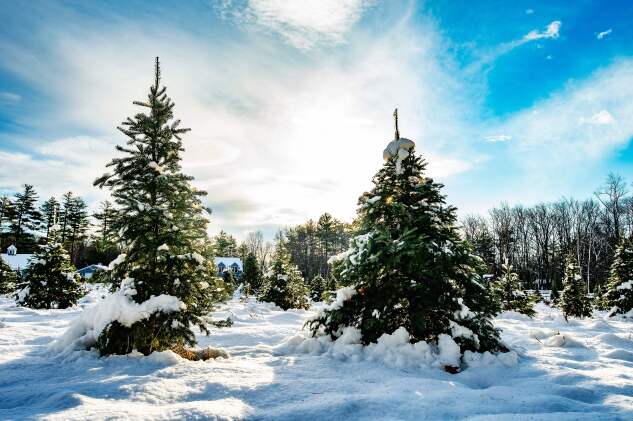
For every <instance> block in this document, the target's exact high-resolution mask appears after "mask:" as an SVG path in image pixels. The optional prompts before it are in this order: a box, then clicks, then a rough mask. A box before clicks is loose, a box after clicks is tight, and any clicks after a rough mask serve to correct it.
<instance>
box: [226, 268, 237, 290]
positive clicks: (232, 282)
mask: <svg viewBox="0 0 633 421" xmlns="http://www.w3.org/2000/svg"><path fill="white" fill-rule="evenodd" d="M222 282H223V283H224V287H225V289H226V292H227V294H228V295H229V296H231V295H233V292H235V288H236V287H237V280H236V279H235V276H234V275H233V272H231V271H230V270H228V269H227V270H225V271H224V272H222Z"/></svg>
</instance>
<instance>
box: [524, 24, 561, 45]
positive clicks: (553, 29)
mask: <svg viewBox="0 0 633 421" xmlns="http://www.w3.org/2000/svg"><path fill="white" fill-rule="evenodd" d="M560 27H561V21H559V20H555V21H554V22H552V23H550V24H549V25H547V27H546V28H545V30H543V31H539V30H536V29H535V30H533V31H530V32H528V33H527V34H525V35H524V36H523V38H522V39H521V41H519V42H521V43H526V42H530V41H535V40H537V39H547V38H554V39H555V38H558V37H559V35H560Z"/></svg>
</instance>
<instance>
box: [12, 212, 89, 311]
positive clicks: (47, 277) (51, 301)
mask: <svg viewBox="0 0 633 421" xmlns="http://www.w3.org/2000/svg"><path fill="white" fill-rule="evenodd" d="M84 294H85V290H84V289H83V287H82V285H81V277H80V276H79V274H78V273H77V272H76V269H75V267H74V266H73V265H72V263H71V262H70V256H69V255H68V252H67V251H66V250H65V249H64V246H63V245H62V243H61V242H60V237H59V225H58V224H56V223H55V224H53V225H52V226H51V227H50V228H49V233H48V241H47V243H46V244H45V245H42V246H40V248H39V250H38V251H37V252H36V253H35V254H34V255H33V257H31V259H30V261H29V265H28V266H27V268H26V270H25V274H24V279H23V280H22V281H21V282H20V287H19V292H18V294H17V302H18V304H20V305H23V306H26V307H31V308H47V309H48V308H68V307H71V306H73V305H75V304H76V303H77V300H78V299H79V298H81V297H82V296H83V295H84Z"/></svg>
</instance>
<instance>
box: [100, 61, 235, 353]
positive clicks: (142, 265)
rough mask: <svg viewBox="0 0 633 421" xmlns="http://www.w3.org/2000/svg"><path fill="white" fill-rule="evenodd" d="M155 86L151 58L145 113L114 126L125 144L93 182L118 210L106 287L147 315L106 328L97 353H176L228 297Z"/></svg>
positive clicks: (170, 111)
mask: <svg viewBox="0 0 633 421" xmlns="http://www.w3.org/2000/svg"><path fill="white" fill-rule="evenodd" d="M160 82H161V81H160V67H159V63H158V58H157V59H156V67H155V75H154V83H153V84H152V86H151V87H150V91H149V95H148V97H147V99H146V100H145V101H140V102H139V101H135V102H134V104H135V105H138V106H140V107H142V108H143V109H144V110H146V112H139V113H138V114H136V115H135V116H134V117H130V118H128V119H127V120H126V121H124V122H123V124H122V126H121V127H119V130H120V131H121V132H122V133H123V134H125V135H126V136H127V138H128V139H127V145H126V146H117V150H118V151H119V152H120V153H121V155H122V156H120V157H117V158H115V159H113V160H112V161H111V162H110V163H109V164H108V167H111V168H112V171H111V172H109V173H106V174H104V175H103V176H101V177H100V178H98V179H97V180H96V181H95V183H94V184H95V185H97V186H99V187H101V188H108V189H110V190H111V195H112V198H113V199H114V202H115V205H116V211H115V212H112V220H111V221H110V227H111V231H112V232H116V233H117V237H118V238H117V240H118V242H119V244H120V245H121V247H122V254H121V255H120V256H119V257H118V258H117V259H115V261H114V262H112V263H111V264H110V267H111V270H110V271H109V272H108V277H109V278H110V282H111V283H112V284H115V285H120V287H119V293H120V295H122V296H124V297H127V298H126V299H128V300H130V301H133V302H134V303H136V304H138V305H139V306H141V307H143V306H145V307H149V308H150V310H148V311H147V312H144V314H143V318H142V319H141V320H139V321H136V322H134V323H133V324H131V325H129V324H126V323H124V322H121V321H119V320H114V321H112V322H111V323H110V324H109V325H108V326H107V327H106V328H105V329H104V330H103V331H102V332H101V334H100V336H99V338H98V340H97V348H98V349H99V351H100V352H101V354H126V353H129V352H131V351H132V350H137V351H139V352H141V353H143V354H145V355H147V354H149V353H151V352H152V351H162V350H166V349H175V350H180V351H181V352H180V353H181V354H182V350H183V347H185V346H193V345H195V343H196V338H195V335H194V332H193V327H194V326H197V327H199V328H200V329H201V330H202V331H203V332H206V333H209V330H208V329H207V325H206V323H205V317H206V316H207V314H208V313H209V312H210V311H211V310H212V308H213V303H215V302H217V301H218V300H219V299H220V298H221V297H223V296H225V294H226V293H225V289H224V285H223V283H222V280H221V279H220V278H218V277H217V276H215V275H216V271H215V268H214V265H213V263H212V262H211V261H210V259H207V258H205V257H203V256H202V255H201V254H200V253H201V252H202V251H203V250H206V249H207V248H208V244H207V241H208V240H207V224H208V220H207V218H206V216H205V215H204V212H205V211H207V212H209V210H208V209H205V207H204V206H203V205H202V202H201V197H202V196H204V195H206V192H203V191H200V190H198V189H196V188H195V187H194V186H193V185H192V184H191V181H192V180H193V177H190V176H187V175H185V174H183V173H182V171H181V159H182V158H181V154H182V152H183V150H184V149H183V142H182V139H181V136H182V135H183V134H184V133H186V132H188V131H189V129H184V128H181V127H180V120H177V119H174V103H173V102H172V101H171V99H170V98H169V97H167V94H166V88H165V87H164V86H161V84H160ZM166 302H169V303H170V304H169V306H166V305H160V303H166ZM176 304H177V305H176Z"/></svg>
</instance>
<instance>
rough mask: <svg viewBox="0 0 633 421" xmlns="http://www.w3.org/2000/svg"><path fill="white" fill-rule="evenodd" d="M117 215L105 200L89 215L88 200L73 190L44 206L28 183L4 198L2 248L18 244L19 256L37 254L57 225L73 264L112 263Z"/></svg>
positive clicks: (0, 214) (0, 209)
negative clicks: (20, 254)
mask: <svg viewBox="0 0 633 421" xmlns="http://www.w3.org/2000/svg"><path fill="white" fill-rule="evenodd" d="M113 213H114V209H113V207H112V205H111V204H110V202H108V201H104V202H103V203H101V206H100V209H99V211H98V212H95V213H93V214H89V213H88V206H87V205H86V202H85V201H84V199H82V198H81V197H80V196H77V195H75V194H74V193H73V192H70V191H69V192H67V193H65V194H63V195H62V197H61V198H60V199H57V198H55V197H50V198H49V199H47V200H46V201H44V202H42V203H40V202H39V196H38V194H37V192H36V191H35V188H34V187H33V186H32V185H30V184H25V185H24V186H23V190H22V191H21V192H19V193H16V194H14V195H13V196H0V249H2V252H4V251H5V250H6V248H7V247H8V246H9V245H11V244H15V245H16V247H17V248H18V253H33V252H34V251H35V250H36V248H37V246H38V244H42V243H45V242H46V240H47V239H48V235H49V231H50V229H51V227H52V226H53V224H57V225H58V226H59V234H60V239H61V242H62V243H63V244H64V248H65V249H66V250H67V251H68V253H69V254H70V256H71V260H72V262H73V264H75V265H76V266H79V267H81V266H84V265H85V264H89V263H108V262H109V261H110V260H111V259H112V258H113V256H116V254H117V250H116V245H115V240H114V233H113V232H111V229H110V227H109V224H110V220H111V219H112V217H113Z"/></svg>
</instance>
